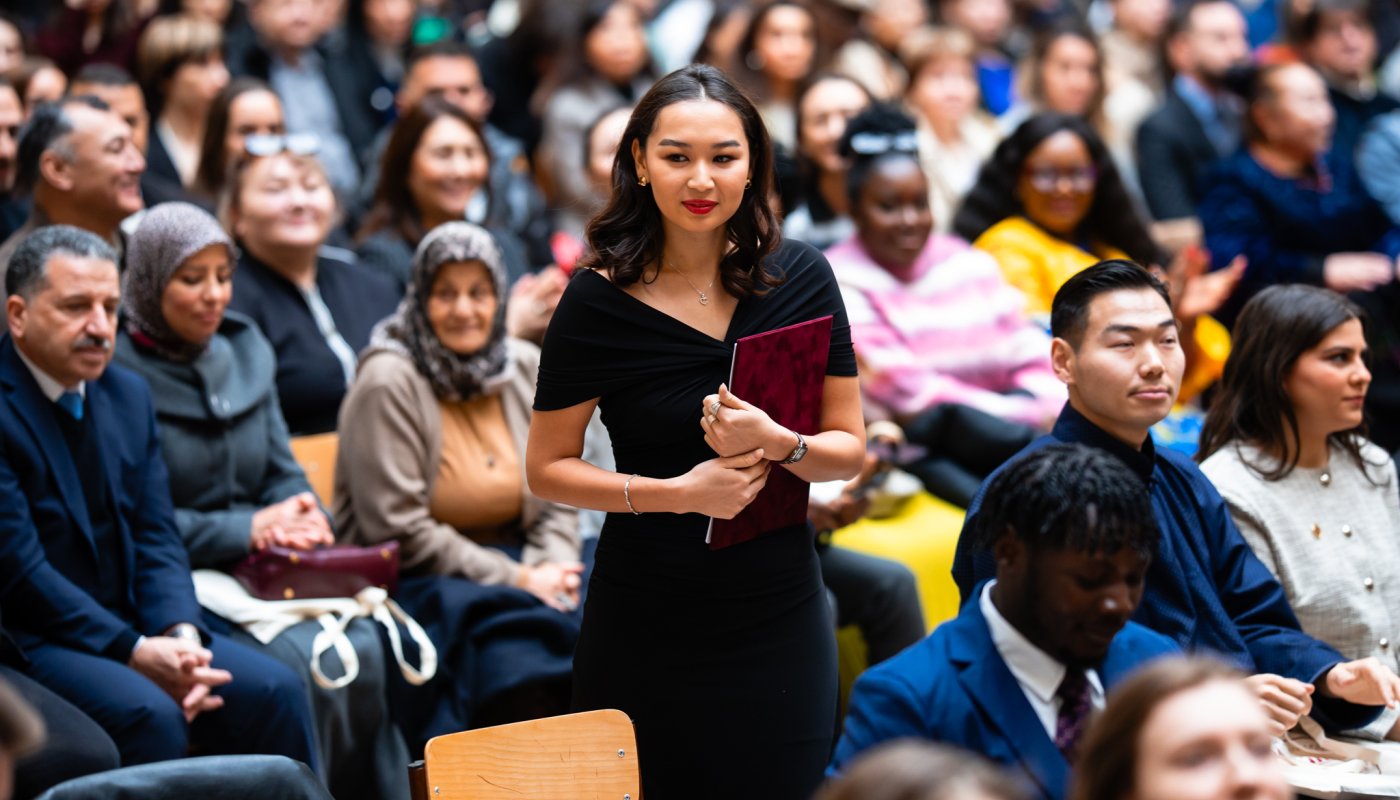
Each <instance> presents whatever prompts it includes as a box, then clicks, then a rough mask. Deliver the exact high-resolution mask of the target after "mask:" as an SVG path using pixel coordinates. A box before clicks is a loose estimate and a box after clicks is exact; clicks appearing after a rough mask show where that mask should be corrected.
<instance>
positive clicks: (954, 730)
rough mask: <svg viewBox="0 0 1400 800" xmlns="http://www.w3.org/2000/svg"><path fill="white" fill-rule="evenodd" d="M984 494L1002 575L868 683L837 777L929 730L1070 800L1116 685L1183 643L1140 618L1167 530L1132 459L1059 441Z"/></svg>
mask: <svg viewBox="0 0 1400 800" xmlns="http://www.w3.org/2000/svg"><path fill="white" fill-rule="evenodd" d="M985 502H986V504H985V505H984V506H983V509H982V515H981V516H980V518H979V521H980V522H981V525H980V526H979V539H980V541H982V542H984V543H985V544H986V545H987V546H988V547H990V548H991V549H992V550H993V551H994V552H995V553H996V561H997V572H996V579H995V580H993V581H988V582H986V583H983V584H982V585H981V586H980V587H979V588H978V597H977V599H975V600H973V601H971V602H969V603H967V604H966V605H965V606H963V609H962V611H961V612H960V613H959V614H958V616H957V618H956V619H953V620H951V621H949V622H946V623H944V624H943V625H940V626H939V627H938V629H937V630H935V631H934V632H933V633H932V634H930V635H929V636H928V637H927V638H925V639H924V640H923V641H921V642H919V643H918V644H915V645H913V646H912V647H910V648H909V649H907V650H905V651H904V652H902V653H900V654H899V655H897V656H895V657H894V658H892V659H890V660H888V661H885V662H884V663H882V664H879V665H877V666H875V667H872V668H870V669H869V670H868V671H867V672H866V673H865V674H864V675H862V676H861V677H860V679H859V680H857V681H856V685H855V688H854V689H853V690H852V693H851V702H850V710H849V711H848V712H847V715H846V724H845V731H844V733H843V734H842V736H841V740H840V742H839V743H837V745H836V755H835V756H834V758H833V759H832V762H831V766H830V767H829V768H828V773H829V774H836V773H837V772H839V771H840V770H841V769H842V768H844V767H845V765H846V764H847V763H849V762H850V761H851V760H852V759H853V758H855V757H856V756H857V755H858V754H859V753H861V752H862V751H864V750H866V749H869V748H871V747H874V746H875V745H877V744H879V743H881V742H885V741H888V740H891V739H898V738H904V737H921V738H925V739H933V740H935V741H939V742H945V743H947V744H952V745H956V746H959V747H963V748H966V749H968V750H971V751H973V752H976V753H981V754H982V755H984V756H986V757H987V758H990V759H992V760H993V761H996V762H998V763H1001V764H1003V765H1006V766H1008V767H1013V768H1014V769H1013V771H1014V772H1017V773H1019V774H1020V775H1021V776H1022V777H1024V778H1025V779H1026V783H1027V785H1028V786H1029V787H1031V788H1032V789H1033V791H1035V793H1036V796H1038V797H1042V798H1047V799H1048V800H1060V798H1063V797H1065V796H1066V795H1067V793H1068V787H1069V776H1070V768H1071V765H1072V764H1073V758H1074V748H1075V746H1076V744H1077V743H1078V740H1079V737H1080V734H1082V733H1083V731H1084V728H1085V726H1086V724H1087V722H1088V719H1089V717H1090V716H1091V715H1092V713H1093V712H1094V710H1095V709H1098V708H1102V707H1103V699H1104V692H1105V691H1106V690H1107V689H1109V688H1111V687H1112V686H1113V685H1114V684H1116V683H1118V682H1119V681H1120V680H1122V679H1123V678H1124V677H1125V676H1126V675H1127V674H1128V673H1130V672H1131V671H1132V670H1134V669H1135V668H1137V667H1138V666H1140V665H1141V664H1143V663H1145V662H1147V661H1149V660H1151V659H1153V658H1156V657H1157V656H1160V655H1164V654H1167V653H1173V652H1176V646H1175V645H1174V644H1173V643H1172V642H1171V640H1170V639H1167V638H1166V637H1164V636H1161V635H1159V634H1156V633H1153V632H1152V631H1150V630H1148V629H1146V628H1143V627H1141V626H1139V625H1137V624H1135V623H1132V622H1129V621H1128V618H1129V617H1130V616H1132V614H1133V611H1134V610H1135V609H1136V608H1137V604H1138V601H1139V600H1140V599H1141V598H1142V590H1143V582H1144V579H1145V576H1146V574H1147V565H1148V563H1149V562H1150V561H1151V558H1152V555H1151V554H1152V552H1153V550H1154V549H1155V548H1156V546H1157V540H1158V532H1157V526H1156V524H1155V523H1154V522H1153V520H1152V510H1151V507H1150V506H1149V505H1148V502H1147V497H1146V492H1145V487H1144V486H1143V484H1142V482H1141V481H1140V480H1139V479H1138V478H1137V476H1136V475H1134V474H1133V473H1132V471H1131V470H1129V469H1128V468H1127V467H1126V466H1124V465H1123V464H1122V462H1120V461H1118V460H1117V459H1114V458H1113V457H1112V456H1109V455H1107V454H1105V453H1103V452H1102V451H1099V450H1095V449H1093V448H1089V447H1085V446H1083V445H1076V444H1070V445H1054V446H1051V447H1046V448H1044V449H1042V450H1039V451H1037V452H1035V453H1033V454H1031V455H1030V456H1027V457H1026V458H1024V459H1022V460H1021V461H1019V462H1017V463H1016V464H1015V465H1014V466H1013V467H1010V468H1007V469H1005V470H1003V471H1002V472H1001V473H1000V474H999V475H998V477H997V479H996V480H995V481H994V482H993V484H992V485H991V486H990V487H989V488H988V490H987V494H986V501H985Z"/></svg>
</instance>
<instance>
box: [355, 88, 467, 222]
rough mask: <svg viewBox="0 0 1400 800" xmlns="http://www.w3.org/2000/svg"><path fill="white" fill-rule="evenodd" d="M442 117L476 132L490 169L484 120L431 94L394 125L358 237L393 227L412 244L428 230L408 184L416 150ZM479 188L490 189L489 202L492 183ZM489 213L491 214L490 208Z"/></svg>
mask: <svg viewBox="0 0 1400 800" xmlns="http://www.w3.org/2000/svg"><path fill="white" fill-rule="evenodd" d="M440 119H455V120H457V121H458V122H460V123H462V124H463V125H465V126H467V128H468V129H469V130H470V131H471V132H472V134H473V135H474V136H476V139H477V141H478V142H479V143H480V144H481V149H482V152H483V153H485V154H486V164H487V169H488V170H489V169H490V164H491V148H490V146H489V145H487V143H486V134H485V132H484V131H483V130H482V128H481V123H479V122H477V121H476V120H474V119H472V118H471V117H470V116H468V115H467V112H465V111H463V110H462V109H461V108H458V107H457V106H456V105H453V104H452V103H451V102H448V101H447V100H445V99H443V98H442V97H441V96H439V95H428V96H427V97H425V98H423V99H422V100H421V101H419V103H418V104H417V105H416V106H414V107H413V108H411V109H409V111H408V113H407V114H405V115H404V116H403V118H402V119H400V120H399V121H398V123H397V124H396V125H394V132H393V133H392V134H390V135H389V143H388V144H387V145H385V147H384V155H383V157H382V158H381V160H380V162H379V163H380V168H379V184H378V185H377V186H375V187H374V205H373V206H371V207H370V210H369V214H368V215H367V216H366V217H365V221H364V223H363V224H362V225H361V226H360V233H359V236H358V237H357V240H358V241H364V240H365V239H368V238H369V237H370V236H372V235H374V234H375V233H378V232H379V231H384V230H388V231H393V232H394V234H395V235H397V236H399V237H400V238H402V239H403V240H404V241H405V242H408V243H409V245H411V246H413V247H417V246H418V243H419V242H420V241H422V240H423V236H424V235H426V234H427V231H426V230H425V229H424V228H423V211H422V209H420V208H419V207H418V204H417V203H416V202H414V200H413V193H412V192H411V191H409V188H408V178H409V175H410V174H411V173H412V171H413V154H414V153H415V152H416V151H417V150H418V145H419V143H420V142H422V141H423V135H424V134H426V133H427V132H428V128H430V127H432V125H433V123H434V122H437V121H438V120H440ZM479 191H483V192H487V193H488V194H487V199H488V206H489V205H490V203H489V201H490V191H491V187H490V185H489V181H488V182H483V183H482V184H481V187H480V189H479ZM487 216H488V217H489V216H490V213H489V212H488V214H487Z"/></svg>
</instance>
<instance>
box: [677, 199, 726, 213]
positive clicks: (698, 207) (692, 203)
mask: <svg viewBox="0 0 1400 800" xmlns="http://www.w3.org/2000/svg"><path fill="white" fill-rule="evenodd" d="M681 205H683V206H685V208H686V210H687V211H689V212H690V213H692V214H699V215H700V216H702V217H703V216H705V215H706V214H708V213H710V212H711V211H714V210H715V206H717V205H719V203H716V202H715V201H713V200H682V201H681Z"/></svg>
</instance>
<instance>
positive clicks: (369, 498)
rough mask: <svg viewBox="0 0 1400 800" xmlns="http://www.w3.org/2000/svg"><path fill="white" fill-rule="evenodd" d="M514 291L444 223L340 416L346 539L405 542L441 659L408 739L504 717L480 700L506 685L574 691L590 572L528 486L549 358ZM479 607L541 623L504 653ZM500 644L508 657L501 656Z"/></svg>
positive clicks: (412, 586)
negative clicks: (533, 339)
mask: <svg viewBox="0 0 1400 800" xmlns="http://www.w3.org/2000/svg"><path fill="white" fill-rule="evenodd" d="M508 290H509V285H508V283H507V279H506V275H505V270H504V268H503V266H502V263H501V254H500V251H499V249H498V248H497V246H496V244H495V242H494V241H493V239H492V237H491V235H490V234H489V233H487V232H486V231H485V230H484V229H482V228H480V227H478V226H476V225H473V224H471V223H468V222H449V223H446V224H443V225H439V226H438V227H436V228H434V229H433V230H432V231H431V232H430V233H428V235H427V236H425V237H424V238H423V241H422V242H421V243H420V244H419V246H418V250H417V252H416V253H415V255H414V259H413V268H412V273H411V275H410V277H409V284H408V291H407V294H406V296H405V297H404V299H403V301H402V303H401V304H400V305H399V308H398V311H397V312H396V313H395V314H394V315H393V316H391V317H389V318H388V319H386V320H384V321H383V322H381V323H379V325H378V326H377V327H376V328H375V330H374V333H373V334H372V336H371V338H370V345H369V347H368V348H366V349H365V351H364V353H362V354H361V356H360V364H359V369H358V372H357V374H356V377H355V382H354V384H353V385H352V386H351V388H350V392H349V394H347V395H346V397H345V401H344V404H343V405H342V406H341V409H340V423H339V426H338V427H339V430H340V449H339V453H338V456H337V462H336V471H335V473H336V474H335V523H336V529H337V532H338V535H339V536H340V537H341V538H342V539H347V540H349V541H351V542H354V543H356V544H377V543H380V542H383V541H387V540H390V539H394V540H397V541H398V542H399V543H400V549H399V552H400V556H401V562H400V564H401V568H402V570H403V571H404V573H405V577H404V579H403V580H401V581H400V584H399V595H398V600H399V602H400V603H401V604H402V605H403V606H404V608H405V609H407V610H408V612H409V613H410V614H413V615H414V616H415V617H416V618H417V619H418V620H419V622H421V623H423V625H424V627H425V628H427V630H428V634H429V636H430V637H432V638H433V639H434V642H435V643H436V644H437V646H438V651H439V655H440V658H439V666H438V679H437V680H436V681H435V683H437V684H439V694H437V695H434V696H431V697H424V696H421V694H420V696H419V697H417V698H416V699H415V700H414V701H412V702H411V703H409V705H411V706H412V707H413V709H414V711H412V712H410V713H411V714H421V715H423V716H420V717H415V719H417V721H418V722H417V724H415V723H412V722H405V723H404V732H405V734H406V735H407V736H408V737H409V742H410V745H413V743H414V742H418V741H422V740H425V739H426V738H428V737H429V736H431V735H434V734H436V733H442V732H445V731H446V730H450V729H451V728H452V726H454V725H457V726H465V725H467V724H471V725H481V724H485V723H486V722H488V721H492V722H494V721H500V717H497V716H496V714H495V713H492V712H490V711H482V708H481V706H482V705H483V704H485V703H486V702H487V701H488V700H493V699H497V695H499V694H500V693H501V692H502V691H504V690H506V689H517V688H522V687H523V686H525V685H526V684H529V683H531V682H537V681H545V682H547V683H551V684H552V688H556V689H558V688H561V687H562V688H566V687H567V683H568V675H569V669H570V666H569V665H570V659H571V657H572V653H573V643H574V638H575V637H576V635H577V623H576V621H575V615H572V614H569V613H567V612H571V611H572V610H573V609H574V608H575V607H576V606H577V605H578V602H579V589H580V586H581V575H580V573H581V571H582V568H583V565H582V564H581V563H580V558H581V556H580V544H579V539H578V530H577V526H578V519H577V512H576V511H575V510H574V509H572V508H568V507H565V506H560V505H557V504H554V503H549V502H545V501H544V500H541V499H539V498H537V497H535V496H534V495H532V494H531V493H530V491H529V488H528V487H527V486H526V483H525V471H524V466H525V440H526V436H527V434H528V433H529V429H530V413H531V411H530V409H531V405H532V404H533V402H534V395H535V379H536V375H537V373H538V369H539V349H538V348H537V347H535V346H534V345H533V344H530V343H528V342H525V341H522V340H519V339H513V338H510V337H508V336H507V335H506V333H505V316H506V314H505V311H506V309H505V306H506V303H505V300H504V298H505V296H506V295H507V293H508ZM480 602H490V603H492V604H493V605H492V609H493V610H502V609H512V611H511V613H512V614H516V615H519V619H521V620H524V619H527V618H529V619H533V620H534V622H535V623H538V626H539V627H537V628H531V627H530V624H528V623H527V624H522V625H520V626H517V627H516V628H515V629H514V630H512V631H507V632H505V633H506V635H507V638H509V639H511V640H513V641H512V643H510V644H509V645H507V644H506V642H505V641H504V639H493V638H492V637H491V635H489V634H488V633H485V632H484V631H483V629H482V628H480V627H475V626H477V625H478V623H479V622H480V621H481V619H483V618H482V616H481V615H482V612H480V611H477V612H474V613H475V615H476V616H472V613H473V612H470V608H471V607H472V606H474V605H475V604H477V603H480ZM551 609H552V610H551ZM535 612H538V613H535ZM560 612H565V613H560ZM464 625H465V626H469V627H471V632H470V633H467V632H466V631H465V630H464V629H463V627H462V626H464ZM497 644H499V645H501V646H502V650H501V651H500V652H502V654H503V655H502V659H501V660H497V659H493V658H492V657H491V652H492V650H491V648H492V647H494V646H495V645H497ZM509 648H515V649H509ZM507 653H508V655H506V654H507ZM530 653H534V654H535V655H536V656H537V657H532V656H530V655H529V654H530ZM505 659H508V660H505ZM537 688H538V687H537ZM396 709H398V710H399V711H401V712H402V711H403V710H404V709H403V708H399V707H398V706H396ZM558 710H562V709H559V708H547V707H546V708H536V709H534V711H536V712H540V711H543V712H546V713H548V712H549V711H558ZM498 711H499V714H500V715H501V716H502V717H509V716H511V715H512V714H515V715H520V714H519V713H518V712H519V709H517V710H516V711H515V712H512V711H510V710H506V709H505V708H504V707H502V708H500V709H498ZM401 719H402V717H401Z"/></svg>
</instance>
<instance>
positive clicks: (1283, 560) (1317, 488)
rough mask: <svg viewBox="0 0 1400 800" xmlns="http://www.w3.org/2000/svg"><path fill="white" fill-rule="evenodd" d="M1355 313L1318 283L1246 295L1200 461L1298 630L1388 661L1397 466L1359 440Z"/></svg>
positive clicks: (1383, 729)
mask: <svg viewBox="0 0 1400 800" xmlns="http://www.w3.org/2000/svg"><path fill="white" fill-rule="evenodd" d="M1362 320H1363V314H1362V312H1361V310H1360V309H1359V308H1358V307H1357V306H1356V305H1355V304H1354V303H1352V302H1351V301H1349V300H1347V299H1346V298H1344V297H1342V296H1341V295H1338V294H1336V293H1334V292H1331V291H1328V290H1326V289H1323V288H1320V287H1316V286H1304V285H1301V284H1291V285H1287V286H1273V287H1270V288H1268V289H1265V290H1264V291H1262V292H1260V293H1259V294H1258V295H1256V296H1255V297H1254V299H1253V300H1251V301H1249V303H1248V304H1246V305H1245V307H1244V311H1243V312H1241V313H1240V317H1239V320H1238V321H1237V322H1236V323H1235V331H1234V333H1235V343H1234V344H1235V350H1234V352H1233V353H1232V354H1231V355H1230V360H1229V361H1228V362H1227V363H1226V364H1225V375H1224V377H1223V378H1222V379H1221V381H1220V385H1219V388H1218V389H1217V391H1216V394H1215V396H1214V398H1212V401H1211V406H1210V411H1209V412H1208V413H1207V415H1206V423H1205V429H1204V431H1203V432H1202V434H1201V449H1200V451H1199V452H1198V453H1197V458H1198V459H1199V460H1201V471H1202V472H1204V473H1205V474H1206V476H1207V477H1209V478H1210V479H1211V481H1212V482H1213V483H1214V484H1215V486H1216V488H1217V489H1219V490H1220V494H1221V496H1222V497H1224V498H1225V502H1226V503H1227V504H1228V505H1229V507H1230V515H1231V517H1233V518H1234V521H1235V525H1236V526H1237V527H1238V528H1239V529H1240V533H1242V534H1244V537H1245V540H1246V541H1248V542H1249V544H1250V546H1251V547H1253V548H1254V552H1255V553H1256V554H1257V555H1258V556H1259V559H1260V560H1261V561H1263V562H1264V565H1265V566H1267V567H1268V568H1269V569H1270V570H1271V571H1272V572H1273V573H1274V575H1275V576H1276V577H1277V578H1278V580H1279V583H1280V584H1282V585H1283V588H1284V590H1285V591H1286V592H1287V593H1288V600H1289V603H1290V604H1291V605H1292V606H1293V611H1294V612H1295V613H1296V614H1297V615H1298V621H1299V622H1300V623H1302V626H1303V630H1305V631H1307V632H1308V633H1310V634H1312V635H1313V636H1316V637H1317V638H1319V639H1321V640H1323V641H1325V642H1327V643H1328V644H1330V645H1332V646H1333V647H1335V648H1337V650H1338V651H1339V652H1341V654H1342V656H1343V657H1344V658H1346V659H1348V660H1354V659H1359V658H1367V657H1375V658H1378V659H1380V660H1381V661H1382V662H1384V663H1385V664H1387V665H1389V666H1390V667H1391V668H1392V669H1394V668H1396V667H1397V666H1400V658H1397V655H1400V641H1397V642H1396V643H1395V644H1393V645H1392V644H1391V641H1390V640H1391V637H1395V636H1396V634H1397V630H1396V620H1400V539H1397V536H1396V534H1397V532H1400V496H1397V494H1396V470H1395V462H1394V461H1392V460H1391V458H1390V456H1389V455H1387V454H1386V452H1385V451H1384V450H1382V449H1381V448H1380V447H1377V446H1376V445H1374V444H1372V443H1371V442H1369V441H1367V439H1366V433H1365V431H1366V428H1365V401H1366V392H1367V389H1368V388H1369V386H1370V383H1371V372H1370V370H1369V369H1368V368H1367V364H1366V362H1367V348H1366V337H1365V332H1364V329H1363V322H1362ZM1323 553H1325V557H1320V555H1321V554H1323ZM1398 720H1400V709H1386V710H1384V711H1382V712H1381V715H1380V717H1379V718H1377V720H1376V721H1375V722H1374V723H1372V724H1371V725H1368V726H1367V727H1366V729H1365V731H1364V732H1365V733H1367V734H1369V735H1370V736H1371V737H1372V738H1380V737H1382V736H1386V735H1387V734H1391V738H1394V737H1395V735H1397V734H1400V731H1395V732H1394V733H1392V729H1393V728H1394V727H1395V725H1396V722H1397V721H1398Z"/></svg>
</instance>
